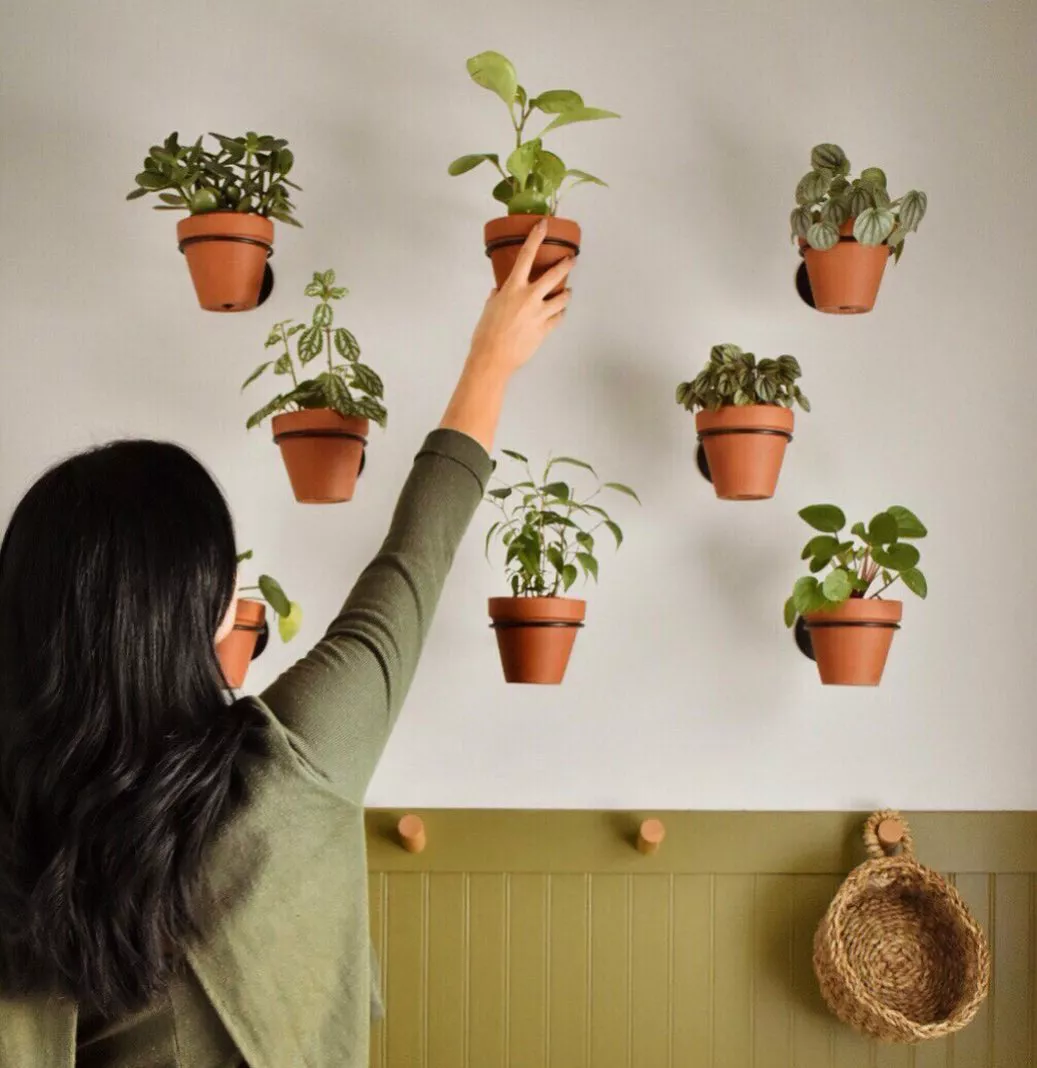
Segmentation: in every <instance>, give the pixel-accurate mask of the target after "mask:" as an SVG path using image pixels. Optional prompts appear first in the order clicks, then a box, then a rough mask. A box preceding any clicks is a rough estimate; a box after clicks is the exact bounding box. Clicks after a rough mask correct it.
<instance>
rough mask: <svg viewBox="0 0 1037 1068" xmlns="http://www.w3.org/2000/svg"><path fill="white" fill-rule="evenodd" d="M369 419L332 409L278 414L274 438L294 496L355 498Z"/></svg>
mask: <svg viewBox="0 0 1037 1068" xmlns="http://www.w3.org/2000/svg"><path fill="white" fill-rule="evenodd" d="M369 425H370V424H369V422H368V420H366V419H362V418H360V417H358V416H344V415H339V413H338V412H336V411H333V410H332V409H331V408H308V409H305V410H304V411H301V412H286V413H285V414H283V415H275V416H274V418H273V421H272V423H271V427H272V429H273V433H274V443H275V444H276V445H279V446H280V448H281V456H282V457H283V458H284V466H285V468H286V469H287V471H288V478H289V480H290V482H291V484H292V492H293V493H294V494H295V499H296V500H297V501H299V502H300V503H301V504H339V503H341V502H342V501H351V500H352V499H353V493H354V492H355V491H356V480H357V476H358V475H359V474H360V471H361V470H362V468H363V460H364V449H365V447H366V445H367V432H368V427H369Z"/></svg>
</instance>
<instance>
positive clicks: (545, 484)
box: [486, 449, 641, 597]
mask: <svg viewBox="0 0 1037 1068" xmlns="http://www.w3.org/2000/svg"><path fill="white" fill-rule="evenodd" d="M501 451H502V452H503V453H504V455H505V456H508V457H509V458H510V459H512V460H514V461H516V462H517V463H519V464H522V466H523V469H524V470H523V473H524V475H525V477H524V478H522V479H520V480H519V481H518V482H514V483H506V482H505V483H504V484H503V485H501V486H498V487H495V488H494V489H491V490H490V491H489V493H488V495H487V500H489V501H490V502H491V503H493V504H494V505H496V506H497V507H498V508H499V509H500V511H501V513H502V516H503V518H501V519H499V520H498V521H497V522H495V523H494V524H493V525H492V526H491V527H490V529H489V530H488V531H487V533H486V553H487V557H488V556H489V551H490V546H491V545H492V544H493V543H494V541H499V542H500V543H501V544H502V545H503V546H504V548H505V556H504V567H505V571H506V573H507V576H508V584H509V586H510V587H511V592H512V594H514V596H516V597H556V596H558V594H559V593H560V592H565V591H567V590H569V588H570V587H571V586H572V585H573V583H574V582H576V580H577V579H578V578H579V577H580V572H581V571H582V572H583V575H584V577H585V578H586V577H590V578H593V579H594V581H595V582H596V581H597V580H598V558H597V556H596V552H595V551H596V545H597V541H596V538H595V534H597V532H598V531H599V530H600V529H601V528H602V527H605V528H606V529H607V530H608V531H609V533H610V534H611V535H612V537H613V538H614V539H615V543H616V548H617V549H618V548H619V546H620V545H622V543H623V531H622V530H621V529H620V527H619V525H618V524H617V523H616V522H615V521H614V520H613V519H612V517H611V516H610V515H609V513H608V512H607V511H605V509H604V508H602V507H601V505H600V504H596V503H595V501H596V499H597V498H598V496H599V495H600V494H601V492H602V491H603V490H611V491H612V492H614V493H621V494H625V495H626V496H628V497H632V498H633V499H634V500H635V501H637V503H638V504H640V503H641V501H640V499H639V498H638V496H637V494H636V493H635V492H634V491H633V490H632V489H631V488H630V487H629V486H626V485H624V484H623V483H622V482H601V481H600V479H599V480H598V484H597V487H596V488H595V489H594V491H593V492H592V493H591V494H590V495H589V496H581V495H578V494H577V493H576V491H575V489H574V488H573V486H572V485H570V483H568V482H564V481H561V480H559V479H557V478H552V471H554V469H555V468H556V467H559V466H568V467H575V468H579V469H581V470H584V471H589V472H590V473H591V475H593V476H594V478H595V479H597V478H598V476H597V473H596V472H595V470H594V468H593V467H591V465H590V464H588V463H585V462H584V461H583V460H577V459H574V458H573V457H571V456H556V457H554V458H553V459H550V460H548V463H547V466H546V467H545V468H544V472H543V475H542V476H541V477H540V478H539V479H537V478H534V476H533V471H532V468H531V467H530V463H529V460H528V459H527V458H526V457H525V456H523V455H522V453H520V452H514V451H512V450H510V449H502V450H501Z"/></svg>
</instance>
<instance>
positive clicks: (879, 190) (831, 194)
mask: <svg viewBox="0 0 1037 1068" xmlns="http://www.w3.org/2000/svg"><path fill="white" fill-rule="evenodd" d="M810 166H811V170H809V171H808V172H807V173H806V174H804V175H803V177H802V178H801V179H800V180H799V184H798V185H797V186H796V207H795V208H794V209H793V210H792V215H791V216H790V218H789V222H790V225H791V227H792V240H793V241H797V240H800V239H802V240H804V241H806V243H807V244H808V245H809V246H810V247H811V248H815V249H818V250H819V251H822V252H824V251H826V250H827V249H830V248H832V247H833V246H834V245H836V244H837V243H838V241H839V228H840V227H841V226H842V225H843V224H844V223H845V222H847V221H848V220H849V219H853V220H854V223H853V236H854V237H855V238H856V239H857V241H859V242H860V243H861V244H862V245H881V244H883V243H885V244H887V245H889V246H890V248H892V249H893V255H894V260H895V261H899V260H900V257H901V256H902V255H903V252H904V239H905V238H906V237H907V235H908V234H909V233H912V232H913V231H915V230H917V229H918V224H919V223H920V222H921V221H922V219H923V217H924V216H925V212H926V208H927V207H928V204H929V200H928V197H927V196H926V195H925V193H922V192H920V191H919V190H917V189H912V190H911V191H910V192H909V193H905V194H904V195H903V196H902V197H898V198H897V199H896V200H893V199H891V197H890V195H889V192H888V191H887V189H886V172H885V171H883V170H882V168H881V167H865V169H864V170H863V171H861V174H860V177H859V178H851V177H850V161H849V160H848V159H847V158H846V153H845V152H843V150H842V149H841V148H840V147H839V146H838V145H832V144H821V145H815V146H814V148H813V150H812V151H811V153H810Z"/></svg>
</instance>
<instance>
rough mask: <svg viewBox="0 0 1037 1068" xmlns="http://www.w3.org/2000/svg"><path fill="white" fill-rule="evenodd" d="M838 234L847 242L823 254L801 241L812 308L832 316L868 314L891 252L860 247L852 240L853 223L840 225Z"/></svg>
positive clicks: (877, 246) (887, 249) (886, 246)
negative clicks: (812, 300) (808, 279)
mask: <svg viewBox="0 0 1037 1068" xmlns="http://www.w3.org/2000/svg"><path fill="white" fill-rule="evenodd" d="M839 233H840V235H841V237H842V238H844V239H845V238H847V237H848V238H849V240H848V241H847V240H841V241H840V242H839V244H837V245H835V246H834V247H833V248H830V249H828V250H827V251H825V252H821V251H819V250H818V249H816V248H811V247H810V246H809V245H808V244H807V243H806V242H805V241H804V240H803V239H802V238H800V242H799V245H800V248H801V249H802V250H803V260H804V262H805V263H806V265H807V275H808V276H809V278H810V289H811V292H812V293H813V296H814V307H816V308H817V310H818V311H822V312H829V313H831V314H834V315H859V314H860V313H861V312H869V311H871V309H872V308H873V307H874V306H875V298H876V296H878V292H879V285H880V284H881V282H882V272H883V271H885V269H886V262H887V260H888V259H889V253H890V248H889V246H888V245H862V244H860V243H859V242H858V241H857V240H856V239H855V238H854V236H853V219H848V220H847V221H846V222H845V223H843V225H842V226H841V227H840V228H839Z"/></svg>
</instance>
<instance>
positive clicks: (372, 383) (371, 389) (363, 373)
mask: <svg viewBox="0 0 1037 1068" xmlns="http://www.w3.org/2000/svg"><path fill="white" fill-rule="evenodd" d="M352 370H353V385H354V386H355V387H356V388H357V389H360V390H363V392H364V393H366V394H367V395H368V396H370V397H382V396H384V395H385V385H384V383H383V382H382V379H381V377H380V376H379V375H378V373H377V372H376V371H375V370H374V368H373V367H368V366H367V364H366V363H356V364H354V365H353V369H352Z"/></svg>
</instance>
